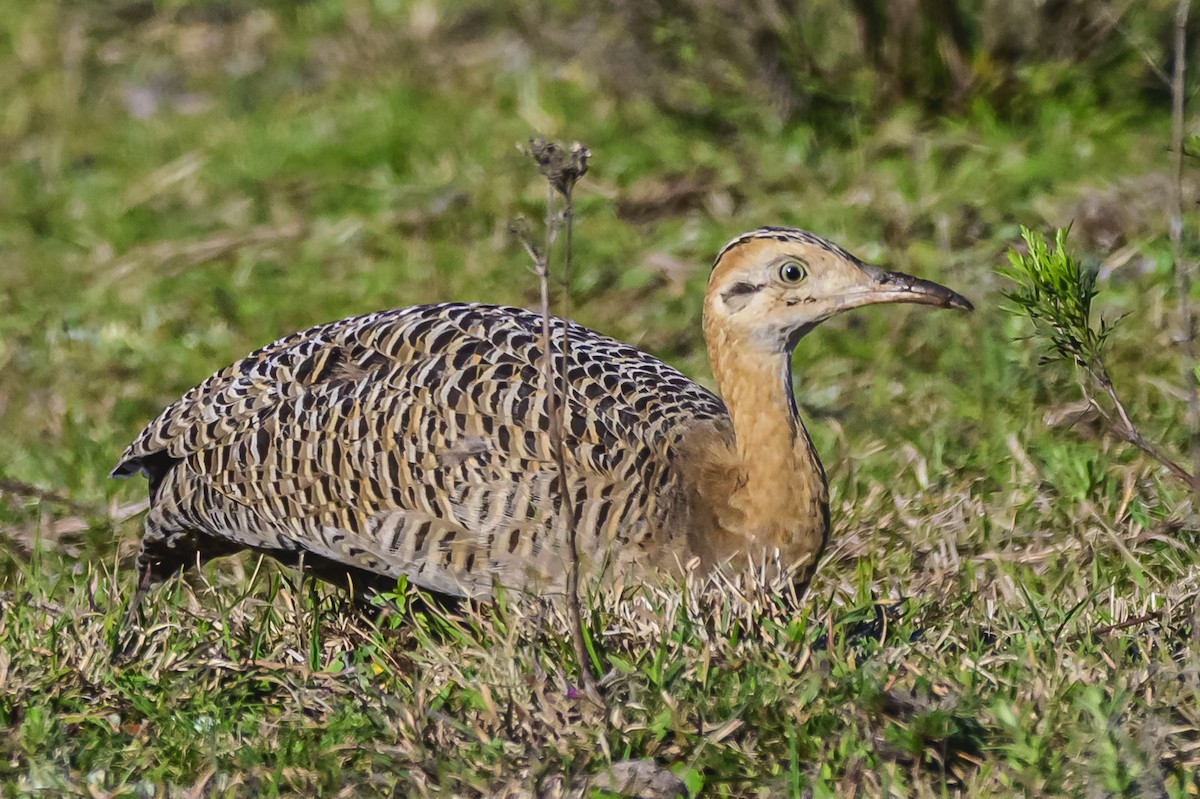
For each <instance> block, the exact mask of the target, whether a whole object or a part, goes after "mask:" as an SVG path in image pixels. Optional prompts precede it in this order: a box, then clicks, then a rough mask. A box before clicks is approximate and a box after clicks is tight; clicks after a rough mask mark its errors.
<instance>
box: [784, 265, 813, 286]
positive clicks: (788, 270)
mask: <svg viewBox="0 0 1200 799" xmlns="http://www.w3.org/2000/svg"><path fill="white" fill-rule="evenodd" d="M806 277H808V270H807V269H805V268H804V264H802V263H800V262H798V261H784V262H783V263H782V264H781V265H780V266H779V279H780V280H782V281H783V282H784V283H788V284H796V283H799V282H800V281H801V280H804V278H806Z"/></svg>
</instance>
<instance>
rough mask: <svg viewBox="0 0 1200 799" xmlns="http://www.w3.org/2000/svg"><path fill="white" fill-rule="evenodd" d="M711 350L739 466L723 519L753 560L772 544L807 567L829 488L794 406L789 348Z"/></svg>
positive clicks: (818, 540) (822, 526)
mask: <svg viewBox="0 0 1200 799" xmlns="http://www.w3.org/2000/svg"><path fill="white" fill-rule="evenodd" d="M734 351H736V350H726V351H725V352H726V353H731V352H734ZM712 354H713V356H714V357H713V371H714V375H715V377H716V379H717V384H718V386H719V388H720V391H721V394H722V397H723V398H724V400H725V405H726V407H727V408H728V410H729V415H730V418H731V421H732V422H733V430H734V438H735V445H734V449H735V460H736V464H737V465H736V469H737V471H738V473H739V479H738V480H737V481H736V483H735V485H736V487H735V488H734V490H733V491H732V493H731V495H730V496H729V498H728V505H729V510H730V511H731V513H729V514H728V515H725V518H727V519H729V520H730V521H731V523H732V524H733V525H735V526H737V527H739V528H740V529H736V530H729V531H728V532H729V533H732V534H734V535H736V536H737V537H738V538H741V539H742V540H743V541H744V542H745V546H746V547H747V550H748V553H749V554H751V556H752V557H754V558H755V559H756V560H757V559H758V558H759V557H760V556H761V555H766V556H767V557H771V556H772V555H773V553H772V552H771V550H773V549H777V550H778V551H779V554H780V557H781V558H782V559H783V560H784V562H785V564H787V565H792V564H795V565H800V566H802V567H805V566H806V569H807V570H808V571H811V568H812V567H813V566H814V565H815V563H816V559H817V557H819V555H820V551H821V549H822V547H823V546H824V541H825V536H826V533H827V527H828V496H829V495H828V490H827V488H826V483H825V473H824V470H823V469H822V467H821V462H820V461H819V460H818V458H817V454H816V451H815V449H814V448H813V445H812V442H811V441H810V440H809V437H808V432H807V431H806V430H805V428H804V423H803V422H802V421H801V419H800V417H799V415H798V413H797V411H796V403H795V400H794V398H793V395H792V385H791V382H792V381H791V375H792V372H791V357H790V354H789V353H780V352H762V353H754V352H751V353H747V352H745V351H744V350H743V351H741V352H738V353H737V355H736V356H733V357H722V354H719V353H712ZM756 547H761V548H762V550H761V552H755V551H754V549H755V548H756Z"/></svg>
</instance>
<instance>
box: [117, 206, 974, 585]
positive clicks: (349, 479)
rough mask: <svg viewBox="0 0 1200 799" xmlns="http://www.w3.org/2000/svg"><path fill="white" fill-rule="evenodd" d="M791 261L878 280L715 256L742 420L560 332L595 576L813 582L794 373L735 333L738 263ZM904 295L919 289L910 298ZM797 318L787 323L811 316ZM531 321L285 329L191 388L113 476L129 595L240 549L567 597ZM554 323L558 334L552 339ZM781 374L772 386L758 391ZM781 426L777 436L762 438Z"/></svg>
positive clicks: (717, 363) (777, 236)
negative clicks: (137, 477) (790, 571)
mask: <svg viewBox="0 0 1200 799" xmlns="http://www.w3.org/2000/svg"><path fill="white" fill-rule="evenodd" d="M785 234H788V235H785ZM762 248H766V249H765V250H764V249H762ZM780 248H784V250H785V251H787V250H793V251H796V252H800V253H801V255H794V256H793V257H796V258H799V257H802V256H803V253H804V252H808V250H812V252H808V261H811V262H814V263H815V260H816V254H817V252H818V251H819V252H820V253H823V254H824V255H823V256H822V257H826V258H828V259H830V265H831V268H834V267H836V269H835V270H834V271H836V270H838V269H842V270H844V269H845V268H846V267H847V266H849V267H851V268H853V269H855V270H859V271H860V272H861V270H870V269H871V268H870V267H865V266H864V265H862V264H861V263H858V262H857V261H855V260H854V259H853V258H852V256H849V254H847V253H845V251H843V250H841V249H840V248H835V247H834V245H830V244H828V242H824V240H822V239H818V238H817V237H814V236H812V235H811V234H807V233H802V232H801V231H788V230H787V229H778V228H769V229H763V230H761V231H758V232H756V233H752V234H747V235H746V236H743V237H740V238H739V239H738V240H735V241H734V242H733V243H731V244H730V245H729V247H727V248H726V249H725V250H723V251H722V253H721V256H720V258H719V259H718V263H717V265H716V268H715V269H714V273H713V278H712V282H711V283H710V289H709V293H708V299H707V300H706V306H705V326H706V327H705V332H706V337H707V339H708V343H709V347H710V354H711V355H712V358H713V363H714V372H715V373H716V376H717V380H718V385H719V386H720V387H721V389H722V391H723V392H724V393H725V395H726V398H727V400H728V401H730V402H731V403H733V402H739V403H740V404H741V408H742V415H744V416H746V415H747V414H757V416H756V417H755V418H756V419H757V421H746V422H741V421H740V420H739V410H738V408H731V409H730V410H727V409H726V406H725V405H724V404H723V403H722V401H721V400H720V399H718V398H717V397H716V396H715V395H713V394H712V393H711V392H709V391H707V390H706V389H704V388H702V387H701V386H699V385H697V384H696V383H694V382H692V381H691V380H689V379H688V378H686V377H685V376H683V375H682V374H680V373H679V372H678V371H676V370H675V369H673V368H671V367H670V366H667V365H666V364H664V363H662V362H661V361H659V360H657V359H655V358H654V357H652V356H650V355H647V354H646V353H643V352H641V351H639V350H637V349H635V348H633V347H630V346H627V345H624V344H620V343H618V342H616V341H614V340H612V339H610V338H606V337H604V336H601V335H599V334H597V333H594V332H592V331H590V330H587V329H585V328H583V327H580V326H578V325H575V324H574V323H567V324H568V326H569V340H570V346H569V350H568V359H567V369H566V381H565V386H563V387H562V388H563V389H564V390H565V393H566V396H567V400H568V407H569V416H568V423H567V429H566V430H565V431H564V440H565V443H566V455H567V460H566V472H567V484H568V486H569V490H570V491H571V492H572V499H573V503H572V504H573V506H574V514H575V518H574V524H575V525H576V530H577V535H578V546H579V550H580V553H581V565H582V568H583V570H584V573H585V574H586V575H589V576H591V577H593V578H598V577H601V576H603V575H604V574H607V573H611V572H612V571H613V570H617V571H625V570H629V569H634V568H636V569H649V570H653V569H663V570H667V571H677V570H678V569H680V568H681V567H682V566H683V564H686V563H687V562H688V561H689V560H691V559H692V558H694V557H699V558H700V559H701V560H702V561H703V562H704V564H705V565H706V566H707V567H710V568H711V567H715V566H716V565H719V563H721V562H723V561H725V560H727V559H729V558H730V557H736V556H739V555H744V556H746V557H751V558H754V557H758V556H759V555H761V554H762V553H763V552H766V551H767V550H771V549H773V550H774V551H776V552H778V553H779V554H781V555H782V556H783V557H784V559H785V560H787V561H789V562H794V563H795V564H797V565H798V566H802V567H803V568H801V569H800V572H801V573H800V575H799V578H800V579H806V578H807V576H808V574H810V573H811V570H812V567H813V565H814V564H815V560H816V557H817V556H818V555H819V552H820V548H821V547H823V545H824V539H825V536H826V534H827V532H828V510H827V493H826V491H825V489H824V475H823V472H821V469H820V464H819V461H818V460H817V458H816V453H815V452H814V451H813V450H812V447H811V444H810V443H809V442H808V438H807V435H805V434H804V433H803V426H802V425H799V424H798V420H797V419H796V417H795V415H794V403H792V401H791V393H790V378H788V383H789V385H786V386H783V385H780V384H779V380H778V378H779V376H780V374H790V372H788V369H787V352H790V347H789V348H787V349H785V350H779V348H778V346H771V345H769V344H768V346H767V347H766V350H769V352H766V355H767V356H769V357H767V360H768V361H770V364H769V365H764V364H766V361H763V362H762V363H759V360H761V359H760V358H759V357H758V356H759V355H762V354H763V353H760V352H758V349H760V348H759V347H758V346H757V344H756V343H755V342H745V341H742V342H741V343H740V344H739V341H737V340H735V339H738V338H739V337H738V335H737V332H738V329H739V328H738V327H737V326H736V325H732V322H731V320H736V318H737V310H738V308H737V306H739V304H742V303H744V302H747V301H748V299H747V298H748V297H749V296H750V295H752V294H753V293H754V292H758V291H760V290H763V289H764V288H765V287H766V285H767V284H766V283H763V284H762V285H758V284H757V283H748V282H746V280H745V279H744V278H745V274H743V273H745V272H746V271H747V267H746V266H745V265H743V264H742V261H746V260H747V259H749V260H748V261H747V263H750V264H751V266H750V271H752V272H754V273H755V274H757V272H761V271H762V270H761V268H760V267H761V263H760V262H762V261H763V260H764V258H765V259H766V262H768V263H770V261H771V259H770V258H768V257H767V256H768V255H770V254H772V253H774V256H773V257H776V260H777V259H778V253H777V252H776V251H777V250H779V249H780ZM814 248H815V249H814ZM760 250H761V251H760ZM723 265H724V266H725V267H727V268H723ZM875 271H876V272H878V271H879V270H875ZM862 274H867V275H868V276H870V277H871V278H872V280H874V281H875V282H879V281H878V279H877V276H876V275H872V274H871V273H869V272H862ZM880 274H887V275H890V274H891V273H882V272H880ZM768 277H769V276H768ZM903 277H906V276H903ZM907 280H908V283H907V284H906V285H907V286H908V287H909V290H910V291H911V290H912V288H911V287H912V286H913V285H916V284H923V282H922V281H917V282H916V284H914V283H913V280H914V279H912V278H907ZM882 282H884V283H886V282H887V281H882ZM894 282H895V281H894V280H893V283H894ZM924 285H929V286H932V285H934V284H924ZM747 286H751V287H752V288H746V287H747ZM722 287H724V288H725V289H726V290H728V291H727V293H724V294H723V293H722V292H721V289H722ZM730 287H732V290H729V289H730ZM937 288H938V289H941V287H937ZM892 290H893V291H895V290H896V289H894V288H893V289H892ZM941 291H942V292H948V290H945V289H941ZM913 296H914V297H916V296H919V297H926V298H929V297H935V298H936V299H937V301H938V302H939V303H940V304H959V303H958V300H961V298H957V299H956V300H950V299H947V296H948V295H947V294H933V293H929V292H926V293H923V294H920V293H919V294H916V295H913ZM954 297H957V295H954ZM917 301H929V300H928V299H926V300H919V299H918V300H917ZM962 302H963V303H965V301H962ZM797 304H798V303H796V302H794V303H792V306H788V307H793V306H795V305H797ZM793 315H794V314H793ZM810 317H811V313H810V314H809V316H806V317H804V319H802V320H800V322H795V323H793V324H791V325H790V327H788V330H791V329H792V328H794V327H795V326H796V324H815V322H811V319H810ZM806 320H807V321H806ZM758 321H759V322H760V323H761V324H764V325H765V324H767V323H769V322H770V321H771V320H770V319H769V318H764V319H760V320H758ZM793 321H794V320H793ZM817 321H819V320H817ZM725 322H729V323H730V324H724V323H725ZM541 323H542V319H541V316H540V315H539V314H536V313H533V312H530V311H526V310H521V309H517V308H507V307H499V306H492V305H479V304H462V303H449V304H441V305H427V306H418V307H412V308H405V309H400V310H393V311H384V312H380V313H374V314H368V315H366V316H359V317H355V318H351V319H344V320H341V321H338V322H333V323H330V324H325V325H320V326H317V327H313V328H310V329H309V330H306V331H303V332H300V333H296V334H294V335H291V336H287V337H285V338H282V339H280V340H278V341H276V342H274V343H273V344H270V345H268V346H266V347H264V348H262V349H260V350H258V351H257V352H254V353H252V354H251V355H249V356H247V357H246V358H245V359H243V360H241V361H238V362H237V363H235V364H233V365H232V366H230V367H228V368H227V369H224V370H223V371H221V372H218V373H217V374H215V375H213V376H212V377H210V378H209V379H208V380H206V381H204V382H203V383H201V384H200V385H198V386H196V387H195V388H193V389H192V390H191V391H189V392H187V393H186V394H185V395H184V396H183V397H182V398H181V399H180V400H178V401H177V402H175V403H174V404H172V405H171V406H169V407H168V408H167V409H166V410H164V411H163V413H162V414H161V415H160V416H159V417H158V418H157V419H155V420H154V421H153V422H151V423H150V424H149V425H148V426H147V427H146V428H145V430H144V431H143V432H142V433H141V435H140V436H138V438H137V439H136V440H135V441H134V442H133V444H131V445H130V446H129V448H128V449H127V450H126V451H125V453H124V454H123V455H122V457H121V459H120V462H119V464H118V465H117V467H116V469H115V470H114V472H113V474H114V475H116V476H125V475H130V474H134V473H136V472H138V471H139V470H140V471H144V472H145V473H146V474H147V475H148V476H149V478H150V482H151V489H150V490H151V498H152V502H151V509H150V512H149V515H148V517H147V519H146V530H145V536H144V538H143V544H142V550H141V553H140V555H139V559H138V560H139V571H140V573H141V575H142V584H143V585H146V584H149V583H152V582H157V581H159V580H162V579H164V578H166V577H167V576H169V575H170V574H172V573H174V572H175V571H178V570H180V569H182V568H187V567H188V566H190V565H194V564H195V563H197V562H200V561H203V560H205V559H207V558H209V557H213V556H216V555H221V554H225V553H228V552H231V551H236V550H237V549H241V548H250V549H255V550H259V551H262V552H266V553H268V554H271V555H274V556H276V557H278V558H280V559H282V560H285V561H290V562H296V561H300V560H303V562H304V564H305V565H306V566H308V567H309V568H312V569H315V570H317V571H318V573H320V574H322V576H325V577H328V578H330V579H335V580H339V581H344V580H347V579H349V581H351V582H353V583H356V584H362V583H368V584H370V583H377V582H380V581H384V582H387V581H394V580H395V579H396V578H398V577H400V576H401V575H405V576H407V578H408V579H409V581H410V582H412V583H415V584H417V585H419V586H422V587H425V588H428V589H431V590H434V591H438V592H442V593H446V594H451V595H459V596H469V597H481V596H486V595H487V594H489V593H490V592H491V591H492V590H493V588H494V586H495V585H497V584H501V585H504V586H506V587H508V588H511V589H517V590H530V591H535V592H539V593H554V592H559V591H561V590H562V588H563V584H564V579H565V575H566V572H567V561H566V557H567V555H566V548H565V545H564V542H565V540H566V529H567V527H566V525H567V523H568V520H567V519H566V518H565V514H564V511H563V502H562V498H561V496H560V493H559V486H558V484H557V482H556V479H557V470H556V466H555V459H554V453H553V451H552V449H551V447H552V441H551V436H550V432H549V431H550V426H551V417H550V409H549V407H548V401H547V397H548V392H547V391H546V386H545V384H544V383H545V380H544V373H543V371H542V370H543V359H544V352H543V341H542V337H541ZM562 324H564V323H563V322H561V321H558V320H555V322H554V324H553V330H554V335H553V339H554V340H555V341H558V340H559V337H560V333H561V328H562ZM764 329H766V328H764ZM790 336H791V334H790V333H789V338H790ZM741 338H742V339H744V338H745V337H744V336H742V337H741ZM793 343H794V342H793ZM722 348H725V350H728V352H726V351H724V350H723V349H722ZM781 353H782V354H781ZM781 359H782V360H781ZM780 368H782V372H780V371H779V369H780ZM772 369H774V370H776V374H775V375H773V376H772V380H771V382H773V383H774V384H775V385H774V387H773V388H770V390H769V391H766V392H765V393H763V392H756V391H755V390H753V389H752V386H753V384H754V383H755V381H758V382H761V380H762V379H763V374H764V372H769V371H771V370H772ZM746 380H749V381H750V385H751V389H746V387H745V386H743V385H742V383H743V382H745V381H746ZM780 389H783V390H784V391H785V392H786V408H782V407H778V406H779V403H780V402H781V401H783V400H781V399H780V396H777V395H779V391H780ZM760 394H761V396H760ZM752 395H753V396H752ZM756 403H757V404H758V405H761V406H762V407H758V408H755V404H756ZM731 410H732V411H733V413H732V415H731V413H730V411H731ZM758 417H761V418H758ZM747 419H749V416H747ZM772 419H775V420H776V421H782V422H783V423H784V425H783V426H782V427H777V426H771V425H765V426H764V422H763V421H762V420H768V421H769V420H772ZM735 430H736V431H737V432H736V433H735ZM789 431H790V432H789ZM763 435H765V436H767V438H771V437H775V438H778V437H779V436H784V437H786V439H787V440H779V441H774V442H773V441H770V440H760V438H761V437H762V436H763ZM760 445H761V447H760ZM747 448H750V449H747ZM756 448H761V451H758V449H756ZM771 452H774V453H776V454H777V455H779V456H780V458H782V460H780V458H772V457H769V455H770V453H771ZM759 455H764V457H763V458H762V462H763V463H764V464H769V465H770V468H772V469H780V468H783V469H792V470H793V471H795V472H796V473H797V480H798V482H797V483H796V485H795V486H793V488H792V489H791V490H788V491H785V492H784V494H786V496H782V497H777V496H775V494H778V493H779V492H764V491H762V490H759V489H761V488H762V486H761V485H760V483H761V477H760V475H759V471H758V469H756V468H755V467H754V465H753V463H750V462H749V461H751V460H754V461H757V460H759ZM806 481H807V482H806ZM801 484H803V485H801ZM772 517H778V518H772Z"/></svg>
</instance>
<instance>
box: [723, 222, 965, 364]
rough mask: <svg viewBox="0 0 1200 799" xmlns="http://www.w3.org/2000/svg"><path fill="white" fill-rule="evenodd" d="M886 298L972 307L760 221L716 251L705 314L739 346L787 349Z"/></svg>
mask: <svg viewBox="0 0 1200 799" xmlns="http://www.w3.org/2000/svg"><path fill="white" fill-rule="evenodd" d="M885 302H912V303H919V304H921V305H938V306H941V307H943V308H959V309H962V310H966V311H970V310H973V306H972V305H971V303H970V302H969V301H967V299H966V298H965V297H963V296H962V295H960V294H957V293H956V292H953V291H951V290H950V289H948V288H946V287H945V286H941V285H938V284H937V283H933V282H931V281H928V280H921V279H920V278H916V277H913V276H911V275H906V274H903V273H901V272H888V271H886V270H884V269H880V268H878V267H875V266H871V265H869V264H865V263H863V262H862V261H860V260H859V259H858V258H855V257H854V256H853V255H851V254H850V253H848V252H846V251H845V250H843V249H842V248H841V247H839V246H837V245H836V244H833V243H831V242H828V241H826V240H825V239H822V238H820V237H819V236H814V235H813V234H811V233H806V232H804V231H802V230H795V229H792V228H761V229H759V230H755V231H752V232H750V233H746V234H744V235H742V236H739V237H738V238H736V239H734V240H733V241H731V242H730V243H729V244H727V245H726V246H725V248H724V249H722V250H721V252H720V254H719V255H718V256H717V260H716V263H715V264H714V265H713V270H712V275H711V276H710V277H709V280H708V292H707V295H706V299H705V303H704V321H705V327H706V328H708V329H714V331H715V330H720V331H721V332H722V333H723V334H724V335H725V336H731V337H733V338H734V339H735V340H736V341H737V343H738V345H739V347H749V348H752V349H754V350H758V351H760V352H761V351H766V352H790V351H791V350H792V349H793V348H794V347H795V346H796V342H798V341H799V340H800V338H801V337H802V336H804V334H806V333H807V332H808V331H810V330H812V329H813V328H814V327H816V326H817V325H819V324H820V323H821V322H824V321H825V320H826V319H829V318H831V317H833V316H836V315H837V314H840V313H841V312H843V311H848V310H850V309H851V308H858V307H860V306H863V305H876V304H879V303H885Z"/></svg>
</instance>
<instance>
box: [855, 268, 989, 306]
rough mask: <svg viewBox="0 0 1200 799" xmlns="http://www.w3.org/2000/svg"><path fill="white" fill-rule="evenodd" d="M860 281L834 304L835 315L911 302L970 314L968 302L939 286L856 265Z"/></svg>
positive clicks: (919, 279)
mask: <svg viewBox="0 0 1200 799" xmlns="http://www.w3.org/2000/svg"><path fill="white" fill-rule="evenodd" d="M858 267H859V269H860V270H861V271H862V276H863V279H862V281H861V282H859V284H858V285H857V286H855V287H854V288H853V289H851V290H850V291H849V292H847V293H845V294H843V295H842V296H840V297H837V298H836V299H835V300H834V304H835V306H836V307H835V312H840V311H848V310H850V309H851V308H858V307H861V306H863V305H877V304H879V303H885V302H912V303H917V304H918V305H937V306H940V307H942V308H957V309H959V310H962V311H973V310H975V306H974V305H972V304H971V301H970V300H968V299H967V298H966V297H964V296H962V295H961V294H959V293H958V292H956V291H951V290H950V289H948V288H946V287H945V286H943V285H941V284H940V283H934V282H933V281H932V280H922V279H921V278H919V277H913V276H912V275H906V274H904V273H903V272H889V271H887V270H886V269H880V268H879V267H877V266H871V265H869V264H858Z"/></svg>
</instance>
